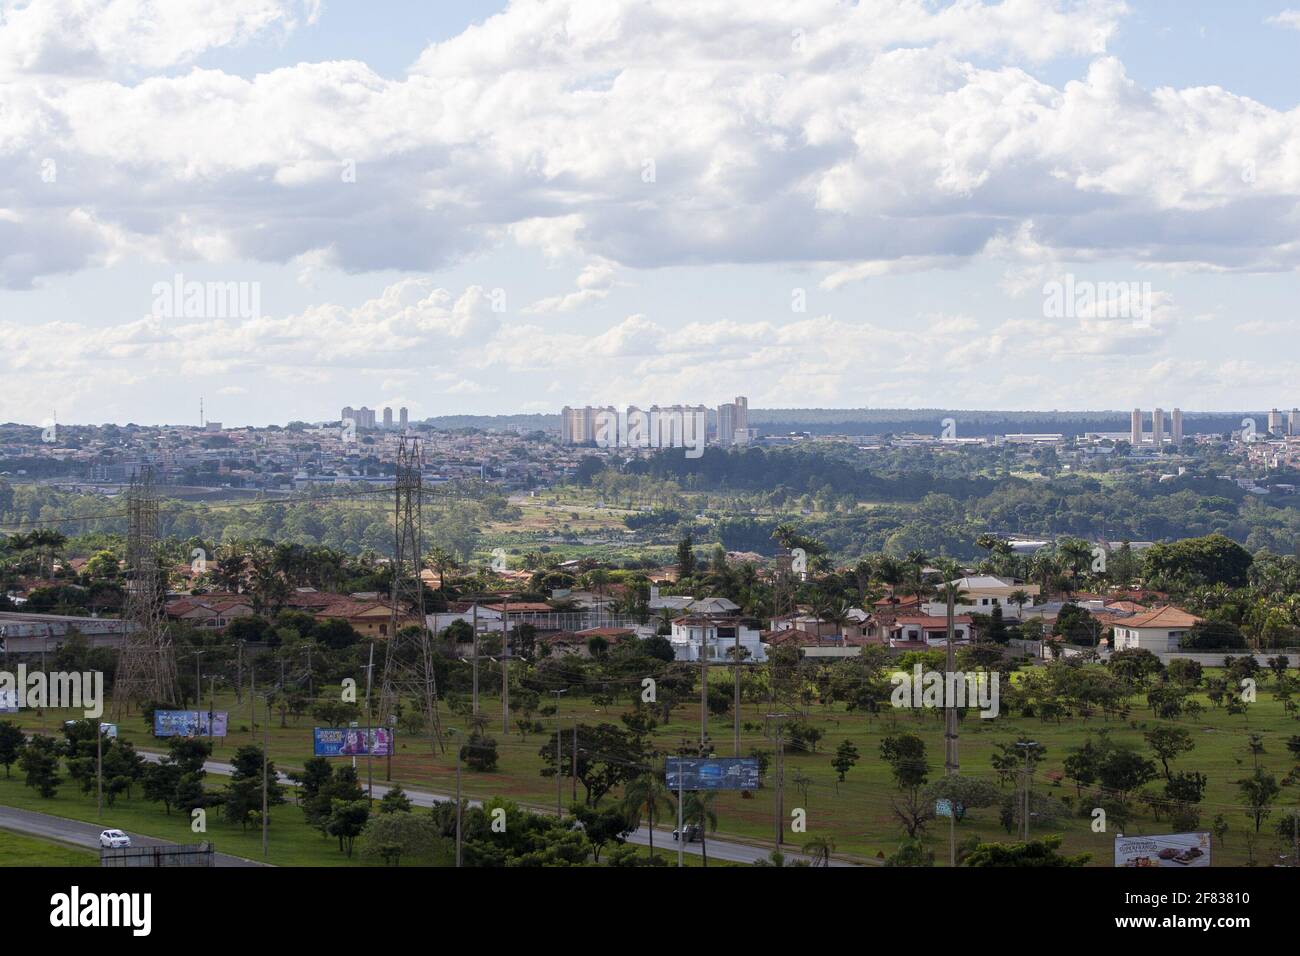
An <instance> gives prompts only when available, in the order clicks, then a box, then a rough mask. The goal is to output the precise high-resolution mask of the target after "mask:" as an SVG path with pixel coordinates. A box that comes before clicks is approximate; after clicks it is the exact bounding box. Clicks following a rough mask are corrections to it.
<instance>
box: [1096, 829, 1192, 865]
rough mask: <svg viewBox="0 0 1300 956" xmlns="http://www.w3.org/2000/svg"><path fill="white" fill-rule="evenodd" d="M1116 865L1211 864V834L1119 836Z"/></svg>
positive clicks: (1116, 838) (1116, 839)
mask: <svg viewBox="0 0 1300 956" xmlns="http://www.w3.org/2000/svg"><path fill="white" fill-rule="evenodd" d="M1115 865H1116V866H1138V867H1144V866H1171V867H1179V866H1209V865H1210V835H1209V834H1208V833H1163V834H1158V835H1156V836H1133V837H1126V836H1117V837H1115Z"/></svg>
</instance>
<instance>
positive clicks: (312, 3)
mask: <svg viewBox="0 0 1300 956" xmlns="http://www.w3.org/2000/svg"><path fill="white" fill-rule="evenodd" d="M319 6H320V4H319V0H309V2H303V0H162V2H156V0H0V76H2V75H4V74H5V73H12V74H38V75H45V76H54V77H77V76H90V75H103V74H116V73H119V72H123V71H127V72H135V71H137V70H160V69H165V68H168V67H172V66H176V65H177V64H182V63H188V62H190V61H192V60H193V59H195V58H196V57H197V56H199V55H200V54H202V53H205V52H207V51H208V50H211V49H214V48H217V47H223V46H230V45H237V44H241V43H245V42H247V41H249V40H251V39H252V38H254V37H256V36H260V35H262V34H265V33H266V32H268V31H270V30H272V29H277V30H281V31H287V30H292V29H294V28H296V27H297V26H298V25H300V24H301V23H302V22H304V21H305V22H314V20H315V18H316V16H317V15H318V13H319Z"/></svg>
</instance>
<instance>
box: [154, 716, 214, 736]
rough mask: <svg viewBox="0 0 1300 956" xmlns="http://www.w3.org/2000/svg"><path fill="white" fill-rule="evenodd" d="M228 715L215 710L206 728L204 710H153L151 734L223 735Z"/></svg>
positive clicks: (206, 717)
mask: <svg viewBox="0 0 1300 956" xmlns="http://www.w3.org/2000/svg"><path fill="white" fill-rule="evenodd" d="M228 719H229V715H228V714H227V713H226V712H225V711H217V712H216V713H215V714H213V715H212V727H211V730H209V728H208V712H207V711H206V710H155V711H154V712H153V735H154V736H155V737H224V736H226V724H227V721H228Z"/></svg>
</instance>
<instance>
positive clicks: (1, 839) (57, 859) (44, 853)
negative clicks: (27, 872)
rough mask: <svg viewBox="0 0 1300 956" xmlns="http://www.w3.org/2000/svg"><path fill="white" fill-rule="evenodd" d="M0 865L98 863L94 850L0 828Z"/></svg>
mask: <svg viewBox="0 0 1300 956" xmlns="http://www.w3.org/2000/svg"><path fill="white" fill-rule="evenodd" d="M0 866H94V867H98V866H99V854H98V853H96V852H95V851H94V850H83V849H78V848H77V847H73V846H68V845H67V844H64V843H58V842H55V841H54V840H42V839H39V838H37V837H30V836H26V835H25V834H21V833H11V832H10V831H8V830H0Z"/></svg>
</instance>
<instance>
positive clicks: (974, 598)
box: [924, 574, 1039, 617]
mask: <svg viewBox="0 0 1300 956" xmlns="http://www.w3.org/2000/svg"><path fill="white" fill-rule="evenodd" d="M951 583H953V584H955V585H956V586H957V590H958V591H965V592H966V594H965V597H964V598H963V599H962V603H960V604H958V605H957V606H956V608H955V613H957V614H970V613H971V612H976V613H979V614H988V613H989V612H991V611H992V610H993V608H995V607H1001V608H1002V611H1003V614H1006V615H1010V616H1012V617H1019V615H1020V606H1019V605H1018V604H1016V603H1015V602H1014V601H1012V600H1011V595H1012V594H1014V593H1015V592H1016V591H1024V592H1025V593H1026V594H1028V595H1029V600H1028V601H1026V602H1025V607H1033V605H1034V603H1035V602H1036V601H1037V600H1038V592H1039V587H1038V585H1037V584H1021V583H1018V582H1016V581H1014V580H1012V579H1010V578H999V577H994V576H993V575H991V574H978V575H972V576H970V577H965V578H958V579H957V580H956V581H954V582H951ZM924 609H925V613H926V614H930V615H935V616H944V615H946V614H947V613H948V603H947V602H946V601H928V602H926V604H925V605H924Z"/></svg>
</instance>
